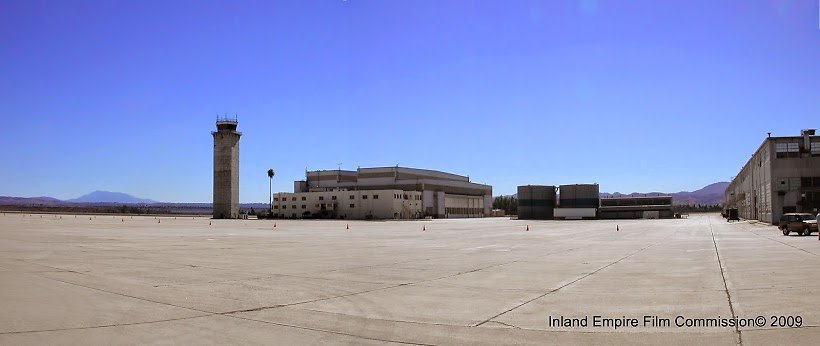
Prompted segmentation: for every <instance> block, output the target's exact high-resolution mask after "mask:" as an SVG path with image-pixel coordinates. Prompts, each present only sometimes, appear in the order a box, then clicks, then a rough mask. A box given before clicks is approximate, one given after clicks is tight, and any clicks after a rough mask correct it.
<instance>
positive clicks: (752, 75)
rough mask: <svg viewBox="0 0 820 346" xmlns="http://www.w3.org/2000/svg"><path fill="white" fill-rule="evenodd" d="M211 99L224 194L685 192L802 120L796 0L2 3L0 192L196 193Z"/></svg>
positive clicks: (801, 16)
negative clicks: (319, 190) (229, 134)
mask: <svg viewBox="0 0 820 346" xmlns="http://www.w3.org/2000/svg"><path fill="white" fill-rule="evenodd" d="M217 113H220V114H221V113H230V114H237V115H238V116H239V121H240V124H239V128H240V131H242V132H243V134H244V135H243V137H242V140H241V145H240V148H241V154H240V157H241V160H240V162H241V163H240V166H241V169H240V170H241V176H240V182H241V183H240V185H241V189H240V200H241V201H242V202H243V203H244V202H264V201H266V200H267V199H266V197H265V196H266V194H267V191H268V179H267V176H266V170H267V169H268V168H274V169H275V170H276V172H277V174H276V177H275V178H274V182H273V184H274V186H273V189H274V191H291V190H292V186H293V185H292V184H293V180H297V179H301V178H303V177H304V170H305V169H306V168H307V169H335V168H336V167H337V165H338V164H339V163H341V167H342V168H343V169H355V168H356V167H358V166H361V167H366V166H393V165H396V164H399V165H402V166H410V167H420V168H431V169H439V170H444V171H448V172H453V173H458V174H464V175H469V176H470V177H471V178H472V180H473V181H477V182H483V183H488V184H492V185H493V188H494V192H495V194H497V195H498V194H510V193H514V191H515V187H516V185H520V184H528V183H531V184H563V183H585V182H597V183H599V184H601V190H602V191H608V192H614V191H619V192H633V191H642V192H645V191H667V192H675V191H681V190H695V189H698V188H700V187H703V186H704V185H707V184H710V183H713V182H716V181H724V180H729V179H730V178H731V177H732V176H734V175H735V174H736V173H737V172H738V171H739V169H740V168H741V166H742V165H743V164H744V163H745V162H746V160H747V159H748V158H749V156H750V155H751V154H752V153H753V152H754V150H755V149H756V148H757V147H758V146H759V144H760V143H761V141H762V140H763V138H764V137H765V136H766V132H772V133H773V134H774V135H797V134H799V131H800V129H801V128H807V127H811V128H819V127H820V121H818V119H820V11H818V2H817V1H816V0H805V1H752V0H749V1H691V0H687V1H663V2H659V1H626V0H623V1H594V0H583V1H423V0H420V1H361V0H347V1H335V0H327V1H282V2H278V1H73V0H68V1H33V0H27V1H8V0H0V117H1V118H0V119H2V123H3V130H2V133H3V134H2V136H0V145H1V146H2V148H3V157H4V159H3V160H2V169H0V195H12V196H43V195H45V196H53V197H57V198H63V199H67V198H74V197H77V196H80V195H82V194H85V193H87V192H90V191H92V190H98V189H99V190H109V191H121V192H127V193H131V194H134V195H136V196H139V197H144V198H151V199H155V200H161V201H170V202H183V201H187V202H209V201H210V200H211V189H212V141H213V139H212V137H211V135H210V131H212V130H213V129H214V119H215V116H216V114H217Z"/></svg>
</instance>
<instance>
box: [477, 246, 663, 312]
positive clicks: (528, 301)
mask: <svg viewBox="0 0 820 346" xmlns="http://www.w3.org/2000/svg"><path fill="white" fill-rule="evenodd" d="M676 233H677V231H676V232H674V233H672V234H670V235H669V236H666V237H664V238H663V239H661V240H659V241H657V242H655V243H652V244H650V245H647V246H645V247H643V248H641V249H639V250H638V251H635V252H632V253H630V254H628V255H626V256H624V257H621V258H619V259H618V260H616V261H615V262H612V263H609V264H607V265H605V266H603V267H600V268H598V269H596V270H594V271H592V272H590V273H586V274H584V275H582V276H580V277H578V278H576V279H575V280H572V281H570V282H568V283H566V284H563V285H561V286H560V287H558V288H555V289H551V290H549V291H547V292H545V293H543V294H540V295H538V296H537V297H535V298H532V299H530V300H527V301H525V302H523V303H521V304H518V305H516V306H514V307H512V308H510V309H508V310H505V311H502V312H501V313H499V314H497V315H495V316H493V317H490V318H488V319H486V320H484V321H482V322H480V323H478V324H475V325H473V327H480V326H482V325H483V324H485V323H487V322H498V321H494V319H495V318H498V317H499V316H502V315H504V314H507V313H509V312H511V311H513V310H515V309H518V308H520V307H522V306H524V305H527V304H529V303H532V302H533V301H536V300H538V299H541V298H543V297H545V296H547V295H549V294H552V293H555V292H558V291H559V290H561V289H563V288H565V287H567V286H569V285H572V284H574V283H576V282H578V281H581V280H583V279H586V278H588V277H590V276H592V275H595V274H597V273H598V272H600V271H602V270H604V269H606V268H609V267H610V266H613V265H615V264H617V263H619V262H621V261H623V260H625V259H627V258H629V257H632V256H634V255H636V254H638V253H639V252H641V251H644V250H646V249H648V248H650V247H653V246H655V245H657V244H660V243H661V242H663V241H664V240H666V238H669V237H671V236H672V235H675V234H676Z"/></svg>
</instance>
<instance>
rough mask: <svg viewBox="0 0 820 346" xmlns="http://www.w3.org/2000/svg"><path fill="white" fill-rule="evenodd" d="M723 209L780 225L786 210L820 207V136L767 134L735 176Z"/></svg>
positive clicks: (812, 132)
mask: <svg viewBox="0 0 820 346" xmlns="http://www.w3.org/2000/svg"><path fill="white" fill-rule="evenodd" d="M723 205H724V209H732V208H737V210H738V215H739V216H740V217H742V218H745V219H749V220H759V221H763V222H767V223H772V224H777V223H778V222H779V220H780V216H782V215H783V214H785V213H793V212H808V213H817V212H818V208H820V136H817V135H816V134H815V130H814V129H806V130H802V131H801V135H800V136H790V137H771V136H769V137H767V138H765V139H764V140H763V143H762V144H761V145H760V147H758V148H757V151H755V153H754V154H753V155H752V157H751V159H749V161H748V162H746V164H745V165H744V166H743V168H741V170H740V172H739V173H738V174H737V176H736V177H735V178H734V179H732V182H731V183H730V184H729V187H727V188H726V192H725V194H724V204H723Z"/></svg>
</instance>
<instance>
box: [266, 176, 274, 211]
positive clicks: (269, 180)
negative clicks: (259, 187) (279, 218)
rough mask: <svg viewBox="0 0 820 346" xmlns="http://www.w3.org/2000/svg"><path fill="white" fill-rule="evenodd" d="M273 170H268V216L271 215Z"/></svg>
mask: <svg viewBox="0 0 820 346" xmlns="http://www.w3.org/2000/svg"><path fill="white" fill-rule="evenodd" d="M274 174H275V173H274V172H273V168H271V169H268V203H270V204H269V205H268V215H271V214H273V175H274Z"/></svg>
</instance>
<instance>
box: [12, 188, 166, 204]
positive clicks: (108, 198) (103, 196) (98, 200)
mask: <svg viewBox="0 0 820 346" xmlns="http://www.w3.org/2000/svg"><path fill="white" fill-rule="evenodd" d="M156 203H159V202H157V201H155V200H151V199H145V198H137V197H134V196H131V195H129V194H127V193H122V192H110V191H94V192H92V193H89V194H86V195H83V196H80V197H77V198H73V199H67V200H59V199H56V198H52V197H9V196H0V205H44V206H49V205H72V204H156Z"/></svg>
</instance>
